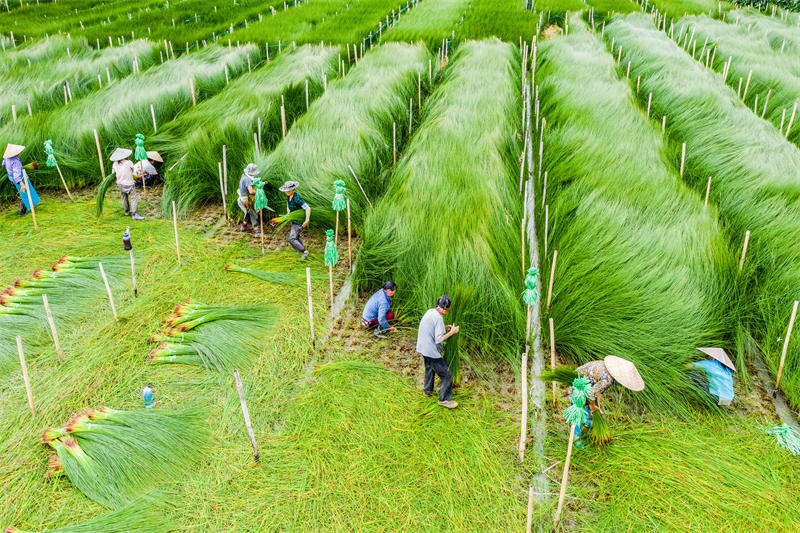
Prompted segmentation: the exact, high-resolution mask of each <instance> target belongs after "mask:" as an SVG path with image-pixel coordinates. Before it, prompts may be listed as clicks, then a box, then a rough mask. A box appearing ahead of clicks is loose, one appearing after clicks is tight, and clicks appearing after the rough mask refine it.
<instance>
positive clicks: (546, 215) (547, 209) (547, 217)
mask: <svg viewBox="0 0 800 533" xmlns="http://www.w3.org/2000/svg"><path fill="white" fill-rule="evenodd" d="M549 222H550V204H547V205H545V206H544V256H545V257H547V225H548V224H549Z"/></svg>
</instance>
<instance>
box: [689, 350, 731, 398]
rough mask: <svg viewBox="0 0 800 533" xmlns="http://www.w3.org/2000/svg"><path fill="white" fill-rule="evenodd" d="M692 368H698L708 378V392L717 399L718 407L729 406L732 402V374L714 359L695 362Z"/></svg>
mask: <svg viewBox="0 0 800 533" xmlns="http://www.w3.org/2000/svg"><path fill="white" fill-rule="evenodd" d="M692 367H694V368H699V369H701V370H703V371H704V372H705V373H706V377H707V378H708V392H710V393H711V394H714V395H716V396H718V397H719V400H720V401H719V404H720V405H730V403H731V400H733V372H731V369H730V368H728V367H727V366H725V365H723V364H722V363H720V362H719V361H717V360H716V359H710V360H705V361H697V362H696V363H692Z"/></svg>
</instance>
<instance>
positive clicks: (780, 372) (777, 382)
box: [17, 300, 798, 396]
mask: <svg viewBox="0 0 800 533" xmlns="http://www.w3.org/2000/svg"><path fill="white" fill-rule="evenodd" d="M797 304H798V301H797V300H795V301H794V306H793V307H792V316H791V317H790V318H789V327H788V328H787V329H786V338H785V339H783V350H781V363H780V366H779V367H778V377H777V378H776V380H775V391H777V390H778V386H779V385H780V384H781V375H783V364H784V362H785V361H786V351H787V350H788V349H789V340H790V339H791V338H792V328H793V327H794V319H795V318H797ZM17 338H19V337H17ZM775 391H773V393H772V394H773V396H774V395H775Z"/></svg>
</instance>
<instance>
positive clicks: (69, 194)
mask: <svg viewBox="0 0 800 533" xmlns="http://www.w3.org/2000/svg"><path fill="white" fill-rule="evenodd" d="M56 170H57V171H58V177H59V178H61V184H62V185H63V186H64V190H66V191H67V196H69V199H70V201H71V202H74V201H75V200H74V199H73V198H72V193H71V192H69V187H67V182H66V180H65V179H64V174H62V173H61V167H59V166H58V163H56Z"/></svg>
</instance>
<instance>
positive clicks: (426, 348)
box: [417, 296, 459, 409]
mask: <svg viewBox="0 0 800 533" xmlns="http://www.w3.org/2000/svg"><path fill="white" fill-rule="evenodd" d="M451 304H452V300H451V299H450V297H449V296H440V297H439V299H438V300H436V307H434V308H433V309H428V310H427V311H426V312H425V314H424V315H423V316H422V320H420V321H419V332H418V333H417V353H418V354H420V355H421V356H422V360H423V362H424V363H425V382H424V384H423V387H422V391H423V392H424V393H425V396H431V395H433V376H434V374H435V375H437V376H439V381H440V385H439V405H441V406H442V407H447V408H448V409H454V408H456V407H458V403H457V402H455V401H453V399H452V398H453V374H452V373H451V372H450V368H449V367H448V366H447V362H445V360H444V358H443V357H442V347H443V344H444V341H445V340H446V339H448V338H450V337H451V336H453V335H455V334H456V333H458V330H459V327H458V326H456V325H448V326H445V325H444V318H443V317H444V315H446V314H447V313H448V312H449V311H450V305H451Z"/></svg>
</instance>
